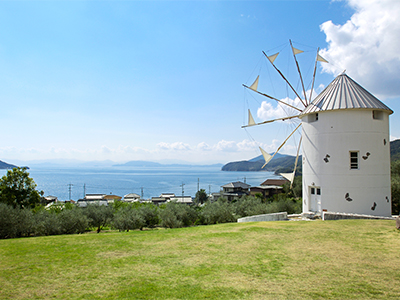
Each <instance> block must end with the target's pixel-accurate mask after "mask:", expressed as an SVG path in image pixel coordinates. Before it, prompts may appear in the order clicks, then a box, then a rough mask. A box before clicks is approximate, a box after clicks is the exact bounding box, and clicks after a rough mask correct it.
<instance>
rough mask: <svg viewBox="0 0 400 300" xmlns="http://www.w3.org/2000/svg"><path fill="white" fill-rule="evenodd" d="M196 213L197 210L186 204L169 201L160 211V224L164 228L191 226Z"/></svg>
mask: <svg viewBox="0 0 400 300" xmlns="http://www.w3.org/2000/svg"><path fill="white" fill-rule="evenodd" d="M197 215H198V214H197V211H196V210H194V209H193V208H191V207H190V206H187V205H186V204H179V203H175V202H169V203H167V204H166V205H165V207H164V209H162V210H161V212H160V221H161V226H163V227H166V228H178V227H184V226H191V225H194V223H195V222H196V219H197Z"/></svg>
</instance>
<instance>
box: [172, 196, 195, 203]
mask: <svg viewBox="0 0 400 300" xmlns="http://www.w3.org/2000/svg"><path fill="white" fill-rule="evenodd" d="M169 201H171V202H172V201H175V202H176V203H181V204H187V205H191V204H193V198H192V197H191V196H177V197H173V198H171V199H170V200H169Z"/></svg>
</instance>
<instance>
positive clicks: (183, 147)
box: [157, 142, 191, 151]
mask: <svg viewBox="0 0 400 300" xmlns="http://www.w3.org/2000/svg"><path fill="white" fill-rule="evenodd" d="M157 148H159V149H161V150H172V151H177V150H178V151H187V150H191V147H190V145H189V144H185V143H182V142H175V143H164V142H161V143H158V144H157Z"/></svg>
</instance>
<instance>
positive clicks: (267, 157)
mask: <svg viewBox="0 0 400 300" xmlns="http://www.w3.org/2000/svg"><path fill="white" fill-rule="evenodd" d="M289 42H290V46H291V48H292V53H293V57H294V60H295V63H296V67H297V71H298V73H299V76H300V80H301V85H302V89H303V94H304V101H303V100H302V98H301V97H300V95H299V94H298V93H297V92H296V90H295V89H294V87H293V86H292V85H291V84H290V82H289V80H288V79H286V77H285V76H284V75H283V73H282V72H281V71H280V70H279V69H278V68H277V67H276V66H275V65H274V61H275V59H276V58H277V56H278V54H279V52H278V53H275V54H273V55H270V56H268V55H267V54H266V53H265V52H264V51H262V53H263V54H264V56H265V57H266V58H267V59H268V61H269V62H270V63H271V65H272V66H273V67H274V69H275V70H276V71H277V72H278V74H279V75H280V76H281V77H282V78H283V79H284V80H285V81H286V83H287V84H288V86H289V87H290V88H291V90H292V91H293V92H294V93H295V95H296V96H297V97H298V98H299V100H300V102H301V103H302V104H303V106H304V108H306V107H307V106H308V105H309V103H311V100H312V91H313V89H314V83H315V74H316V69H317V62H318V61H320V62H326V63H328V61H327V60H325V59H324V58H323V57H321V56H320V55H319V48H318V50H317V56H316V59H315V65H314V72H313V78H312V86H311V91H310V95H309V101H308V100H307V93H306V90H305V87H304V81H303V77H302V74H301V71H300V66H299V63H298V61H297V59H296V54H299V53H302V52H304V51H302V50H299V49H296V48H294V47H293V44H292V41H291V40H289ZM258 81H259V76H257V79H256V81H255V82H254V83H253V84H252V85H251V86H250V87H249V86H247V85H245V84H243V86H244V87H245V88H247V89H250V90H252V91H254V92H256V93H258V94H260V95H262V96H265V97H267V98H269V99H271V100H275V101H277V102H278V103H281V104H284V105H286V106H288V107H291V108H293V109H295V110H297V111H299V112H302V110H301V109H299V108H297V107H295V106H293V105H290V104H288V103H286V102H284V101H282V100H279V99H277V98H275V97H273V96H270V95H268V94H265V93H261V92H259V91H258V90H257V89H258ZM299 116H300V114H298V115H294V116H287V117H283V118H277V119H272V120H267V121H264V122H260V123H256V122H255V121H254V118H253V116H252V115H251V112H250V110H249V121H248V124H247V125H244V126H242V128H246V127H250V126H256V125H262V124H267V123H272V122H275V121H285V120H289V119H293V118H297V117H299ZM301 125H302V124H301V123H300V124H299V125H298V126H297V127H296V128H295V129H294V130H293V131H292V132H291V133H290V135H289V136H288V137H287V138H286V139H285V141H284V142H283V143H282V144H281V145H280V146H279V147H278V149H277V150H276V151H275V153H274V154H273V155H270V154H269V153H267V152H266V151H265V150H263V149H262V148H261V147H259V148H260V151H261V153H262V155H263V157H264V160H265V163H264V165H263V166H262V167H261V168H264V167H265V166H266V165H267V164H268V163H269V162H270V161H271V160H272V159H273V157H274V156H275V155H276V154H277V153H278V152H279V150H281V149H282V147H283V146H284V145H285V144H286V142H287V141H288V140H289V139H290V137H291V136H292V135H293V134H294V133H295V132H296V131H297V130H298V129H299V128H300V126H301ZM301 142H302V137H301V138H300V141H299V145H298V147H297V155H296V160H295V165H294V170H293V172H292V173H281V174H280V175H281V176H283V177H285V178H289V180H290V188H292V187H293V181H294V177H295V174H296V168H297V163H298V159H299V153H300V146H301Z"/></svg>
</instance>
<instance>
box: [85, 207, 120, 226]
mask: <svg viewBox="0 0 400 300" xmlns="http://www.w3.org/2000/svg"><path fill="white" fill-rule="evenodd" d="M84 213H85V215H86V216H87V217H88V219H89V226H90V227H95V228H97V233H99V232H100V231H101V229H102V228H103V227H104V226H106V225H108V224H110V223H111V221H112V219H113V216H114V214H113V208H112V207H111V206H105V205H98V204H89V205H88V206H87V207H86V208H85V209H84Z"/></svg>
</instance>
